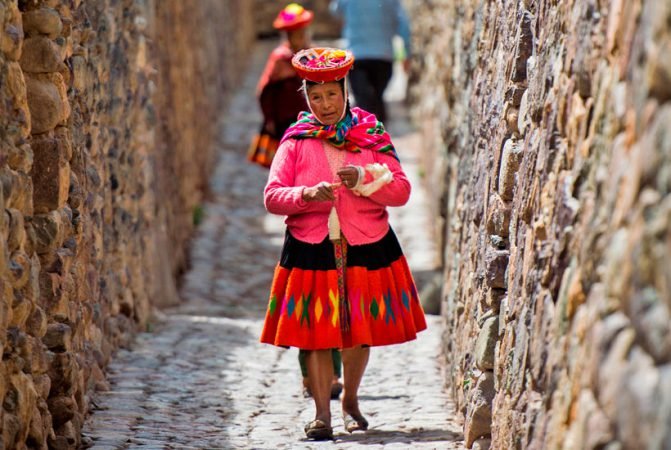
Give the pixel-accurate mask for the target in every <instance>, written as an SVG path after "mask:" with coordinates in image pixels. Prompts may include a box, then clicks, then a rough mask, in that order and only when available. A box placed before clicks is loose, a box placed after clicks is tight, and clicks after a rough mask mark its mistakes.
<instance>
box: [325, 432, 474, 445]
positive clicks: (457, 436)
mask: <svg viewBox="0 0 671 450" xmlns="http://www.w3.org/2000/svg"><path fill="white" fill-rule="evenodd" d="M463 439H464V437H463V435H462V434H461V433H453V432H451V431H446V430H437V429H419V430H410V431H400V430H376V429H370V430H368V431H366V432H365V433H354V434H339V435H336V442H343V443H345V442H347V443H356V444H359V445H379V444H392V443H395V442H399V443H404V444H412V443H413V442H414V443H419V442H446V441H452V442H460V441H462V440H463Z"/></svg>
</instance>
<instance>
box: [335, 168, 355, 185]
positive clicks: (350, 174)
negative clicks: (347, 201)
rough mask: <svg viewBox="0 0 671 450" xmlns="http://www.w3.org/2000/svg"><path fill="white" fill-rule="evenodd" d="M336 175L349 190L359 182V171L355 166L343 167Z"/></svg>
mask: <svg viewBox="0 0 671 450" xmlns="http://www.w3.org/2000/svg"><path fill="white" fill-rule="evenodd" d="M336 173H337V175H338V176H339V177H340V181H342V184H343V186H345V187H346V188H347V189H352V188H353V187H354V186H356V184H357V182H358V181H359V169H358V168H357V167H355V166H347V167H343V168H342V169H340V170H338V172H336Z"/></svg>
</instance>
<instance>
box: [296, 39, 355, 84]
mask: <svg viewBox="0 0 671 450" xmlns="http://www.w3.org/2000/svg"><path fill="white" fill-rule="evenodd" d="M353 63H354V55H353V54H352V52H350V51H348V50H341V49H339V48H330V47H315V48H308V49H305V50H301V51H299V52H298V53H296V54H295V55H294V57H293V58H292V59H291V64H292V65H293V66H294V68H295V69H296V72H297V73H298V76H299V77H301V78H303V79H304V80H308V81H312V82H314V83H328V82H331V81H338V80H340V79H342V78H344V77H345V75H347V72H349V70H350V69H351V68H352V64H353Z"/></svg>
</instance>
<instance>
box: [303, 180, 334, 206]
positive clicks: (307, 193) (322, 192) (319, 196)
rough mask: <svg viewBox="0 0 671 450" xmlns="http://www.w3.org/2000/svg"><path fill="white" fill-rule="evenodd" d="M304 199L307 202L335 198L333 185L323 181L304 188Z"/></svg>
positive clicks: (325, 200)
mask: <svg viewBox="0 0 671 450" xmlns="http://www.w3.org/2000/svg"><path fill="white" fill-rule="evenodd" d="M303 200H304V201H306V202H328V201H333V200H335V195H334V194H333V186H331V185H330V184H329V183H327V182H326V181H322V182H321V183H319V184H318V185H316V186H312V187H306V188H305V189H303Z"/></svg>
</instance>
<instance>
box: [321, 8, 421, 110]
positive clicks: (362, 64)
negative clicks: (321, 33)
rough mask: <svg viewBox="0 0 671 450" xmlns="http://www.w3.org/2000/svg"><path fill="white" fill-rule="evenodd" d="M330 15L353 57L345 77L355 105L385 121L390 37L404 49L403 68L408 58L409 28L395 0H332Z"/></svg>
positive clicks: (390, 47) (405, 66) (401, 9)
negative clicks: (340, 26)
mask: <svg viewBox="0 0 671 450" xmlns="http://www.w3.org/2000/svg"><path fill="white" fill-rule="evenodd" d="M330 8H331V12H332V13H333V14H334V15H335V16H337V17H339V18H341V19H342V20H343V36H344V38H345V41H346V43H347V47H348V48H349V49H350V50H351V51H352V53H353V54H354V57H355V58H356V67H355V68H354V69H353V70H352V73H351V74H350V75H349V80H350V83H351V86H352V91H353V93H354V99H355V101H356V104H357V105H358V106H359V107H361V108H362V109H363V110H365V111H368V112H370V113H372V114H374V115H375V116H376V117H377V118H378V120H380V121H381V122H383V123H384V122H386V120H387V109H386V106H385V104H384V100H383V94H384V91H385V89H386V88H387V85H388V84H389V80H390V79H391V75H392V68H393V62H394V47H393V39H394V36H397V35H398V36H400V37H401V38H402V40H403V43H404V46H405V52H404V53H405V56H406V59H405V61H404V65H403V67H404V69H405V70H406V71H407V69H408V63H409V59H408V58H409V56H410V51H411V47H410V25H409V22H408V17H407V15H406V13H405V10H404V9H403V6H402V5H401V2H400V1H399V0H333V1H332V2H331V4H330Z"/></svg>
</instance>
